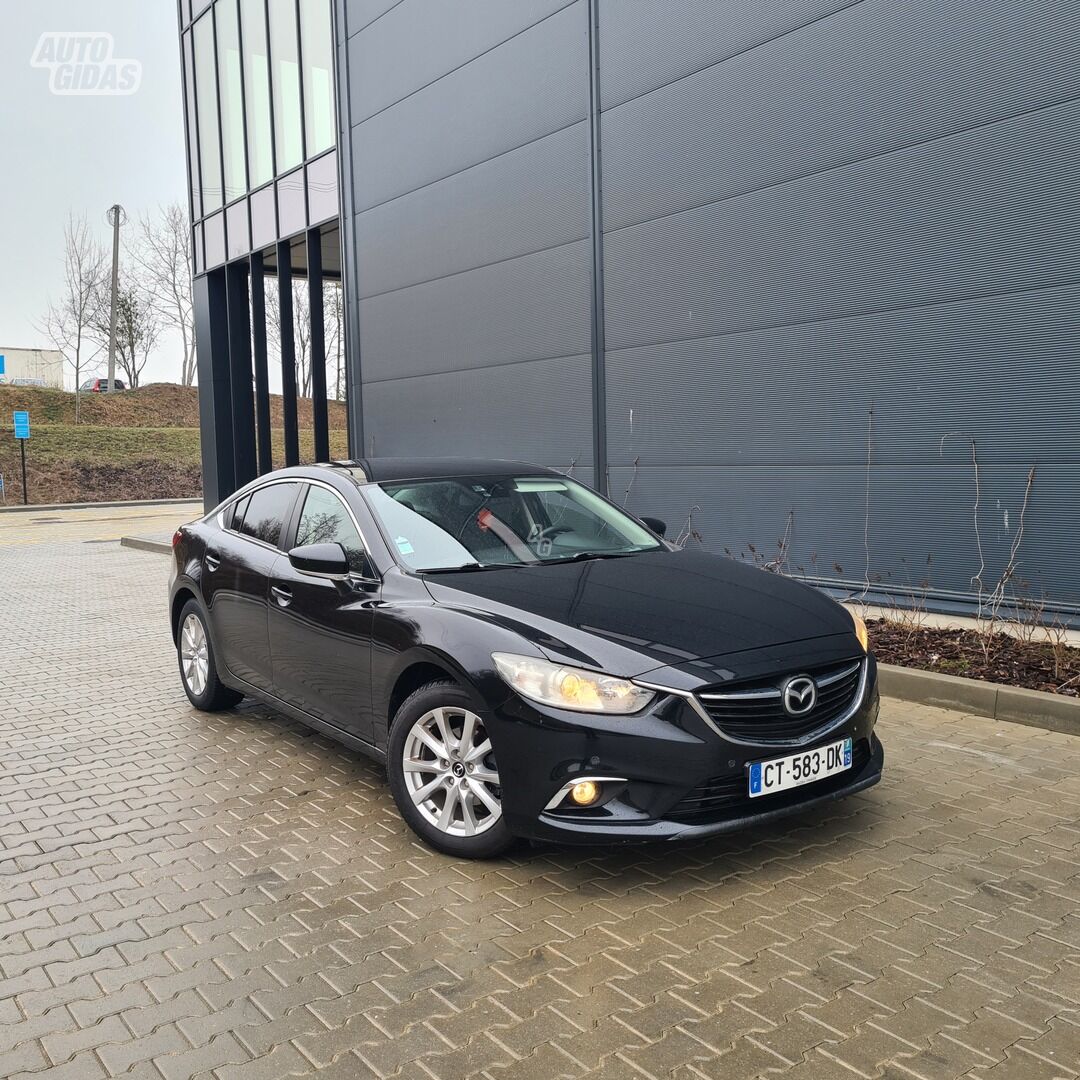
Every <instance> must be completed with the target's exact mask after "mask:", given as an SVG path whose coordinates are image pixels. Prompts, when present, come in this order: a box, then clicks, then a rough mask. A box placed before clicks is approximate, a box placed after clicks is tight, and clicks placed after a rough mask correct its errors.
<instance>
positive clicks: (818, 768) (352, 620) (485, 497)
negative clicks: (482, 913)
mask: <svg viewBox="0 0 1080 1080" xmlns="http://www.w3.org/2000/svg"><path fill="white" fill-rule="evenodd" d="M664 531H665V530H664V526H663V523H662V522H660V521H656V520H654V519H648V518H641V519H639V518H635V517H632V516H631V515H630V514H628V513H626V512H625V511H624V510H622V509H620V508H619V507H617V506H615V505H614V504H613V503H611V502H609V501H608V500H606V499H604V498H602V497H601V496H600V495H598V494H597V493H596V492H594V491H592V490H591V489H590V488H588V487H586V486H585V485H583V484H580V483H578V482H577V481H575V480H573V479H571V478H569V477H567V476H564V475H563V474H561V473H558V472H554V471H552V470H550V469H545V468H541V467H538V466H535V465H526V464H522V463H519V462H502V461H447V460H441V461H440V460H406V459H391V458H383V459H370V460H365V461H351V462H342V463H335V464H331V465H319V466H310V467H299V468H289V469H282V470H280V471H278V472H274V473H270V474H268V475H266V476H263V477H261V478H259V479H258V480H255V481H253V482H252V483H249V484H247V485H246V486H244V487H243V488H241V489H240V490H239V491H238V492H236V494H234V495H232V496H230V497H229V498H228V499H226V500H225V501H224V502H223V503H222V504H221V505H220V506H218V507H216V508H215V509H214V510H212V511H211V512H210V513H208V514H207V515H206V516H205V517H203V518H202V519H200V520H198V521H195V522H193V523H191V524H190V525H185V526H183V527H182V528H181V529H179V530H178V531H177V533H176V535H175V536H174V537H173V554H174V559H173V566H172V572H171V578H170V592H169V605H170V608H169V610H170V621H171V628H172V636H173V641H174V642H175V645H176V649H177V656H178V661H179V665H180V674H181V679H182V681H183V685H184V689H185V691H186V693H187V696H188V697H189V699H190V700H191V702H192V703H193V704H194V705H195V706H196V707H197V708H200V709H206V710H217V709H223V708H228V707H230V706H232V705H234V704H236V703H237V702H238V701H239V700H240V699H241V697H242V696H245V695H247V696H250V697H252V698H255V699H257V700H259V701H261V702H264V703H266V704H268V705H271V706H273V707H274V708H276V709H279V710H281V711H282V712H284V713H286V714H287V715H289V716H291V717H294V718H296V719H298V720H300V721H302V722H304V723H305V724H308V725H310V726H311V727H313V728H316V729H317V730H319V731H321V732H324V733H326V734H328V735H330V736H331V737H333V738H335V739H338V740H339V741H341V742H342V743H344V744H346V745H347V746H349V747H352V748H354V749H356V750H360V751H363V752H364V753H366V754H370V755H371V756H372V757H374V758H376V759H377V760H379V761H383V762H385V764H386V768H387V772H388V774H389V783H390V790H391V792H392V794H393V797H394V800H395V802H396V803H397V806H398V808H399V810H400V812H401V815H402V817H403V818H404V819H405V821H406V822H407V823H408V824H409V825H410V826H411V827H412V828H413V829H414V830H415V831H416V832H417V834H419V836H420V837H421V838H422V839H423V840H425V841H426V842H427V843H428V844H430V845H431V846H433V847H435V848H437V849H438V850H440V851H444V852H448V853H450V854H453V855H457V856H465V857H488V856H493V855H495V854H498V853H499V852H501V851H503V850H505V849H506V848H507V847H508V846H509V844H510V843H511V842H512V840H513V839H514V838H515V837H529V838H534V839H543V840H554V841H562V842H579V843H597V842H617V841H623V840H645V839H674V838H678V837H695V836H703V835H708V834H711V833H719V832H725V831H729V830H732V829H737V828H741V827H743V826H747V825H752V824H758V823H761V822H765V821H770V820H773V819H774V818H778V817H780V816H782V815H785V814H791V813H795V812H805V811H806V810H808V809H809V808H810V807H812V806H814V805H815V804H818V803H822V802H824V801H827V800H830V799H835V798H838V797H840V796H843V795H848V794H851V793H853V792H856V791H861V790H862V789H864V788H867V787H869V786H870V785H872V784H875V783H877V781H878V780H879V779H880V776H881V769H882V763H883V759H884V751H883V749H882V746H881V743H880V742H879V741H878V739H877V737H876V735H875V734H874V726H875V723H876V721H877V715H878V693H877V678H876V665H875V662H874V658H873V656H872V655H871V654H870V653H869V651H868V647H867V644H868V643H867V634H866V627H865V625H864V624H863V623H862V621H861V620H860V619H859V618H858V617H857V616H855V615H853V614H851V613H850V612H848V611H847V610H846V609H845V608H843V607H842V606H841V605H839V604H837V603H835V602H834V601H832V600H831V599H829V598H828V597H826V596H825V595H824V594H823V593H821V592H819V591H818V590H816V589H813V588H810V587H809V586H807V585H804V584H801V583H799V582H796V581H793V580H791V579H789V578H785V577H782V576H780V575H777V574H772V573H768V572H766V571H764V570H759V569H756V568H755V567H752V566H748V565H746V564H744V563H741V562H737V561H735V560H733V559H729V558H724V557H721V556H716V555H712V554H708V553H705V552H703V551H701V550H679V549H678V548H676V546H675V545H673V544H670V543H668V542H667V541H666V540H664V539H663V533H664Z"/></svg>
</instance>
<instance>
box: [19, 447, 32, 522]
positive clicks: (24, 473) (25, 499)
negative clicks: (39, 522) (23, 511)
mask: <svg viewBox="0 0 1080 1080" xmlns="http://www.w3.org/2000/svg"><path fill="white" fill-rule="evenodd" d="M19 452H20V453H21V455H22V501H23V506H26V505H27V504H28V503H29V501H30V500H29V499H27V497H26V440H25V439H20V440H19Z"/></svg>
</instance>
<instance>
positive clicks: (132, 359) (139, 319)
mask: <svg viewBox="0 0 1080 1080" xmlns="http://www.w3.org/2000/svg"><path fill="white" fill-rule="evenodd" d="M97 301H98V302H97V305H96V307H95V312H94V316H93V322H92V328H93V333H94V334H95V335H96V336H97V338H98V340H99V341H102V342H103V343H104V344H105V346H106V347H107V345H108V341H109V321H110V319H109V312H110V296H109V288H108V287H107V286H104V285H103V286H102V287H101V288H99V289H98V291H97ZM161 331H162V321H161V316H160V315H159V314H158V311H157V308H156V306H155V305H154V301H153V299H152V297H151V295H150V293H149V292H148V291H147V290H146V289H144V288H143V287H142V286H141V285H140V284H139V283H137V282H136V281H134V280H133V279H132V278H130V276H128V275H127V274H122V275H121V279H120V284H119V287H118V288H117V291H116V362H117V363H118V364H119V365H120V370H121V371H123V373H124V374H125V375H126V376H127V380H128V388H129V389H131V390H134V389H136V388H137V387H138V385H139V377H140V375H142V372H143V368H145V367H146V362H147V361H148V360H149V359H150V354H151V353H152V352H153V351H154V347H155V346H156V345H157V343H158V340H159V339H160V337H161Z"/></svg>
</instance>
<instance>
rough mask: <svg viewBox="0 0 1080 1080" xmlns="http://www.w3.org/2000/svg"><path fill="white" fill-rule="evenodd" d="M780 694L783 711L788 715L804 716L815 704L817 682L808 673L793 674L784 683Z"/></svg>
mask: <svg viewBox="0 0 1080 1080" xmlns="http://www.w3.org/2000/svg"><path fill="white" fill-rule="evenodd" d="M780 694H781V698H782V699H783V702H784V712H786V713H787V714H788V715H789V716H805V715H806V714H807V713H808V712H809V711H810V710H811V709H812V708H813V707H814V706H815V705H816V704H817V683H815V682H814V680H813V679H811V678H810V676H809V675H795V676H793V677H792V678H790V679H788V681H787V682H786V683H784V688H783V690H781V692H780Z"/></svg>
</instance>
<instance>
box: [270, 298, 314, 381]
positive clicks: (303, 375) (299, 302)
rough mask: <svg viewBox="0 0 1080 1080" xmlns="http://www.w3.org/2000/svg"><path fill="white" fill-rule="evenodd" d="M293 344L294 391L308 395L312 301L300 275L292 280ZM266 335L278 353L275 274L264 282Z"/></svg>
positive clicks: (277, 304) (279, 331) (279, 332)
mask: <svg viewBox="0 0 1080 1080" xmlns="http://www.w3.org/2000/svg"><path fill="white" fill-rule="evenodd" d="M292 303H293V348H294V350H295V352H296V392H297V394H298V395H299V396H300V397H305V398H306V397H311V304H310V301H309V298H308V284H307V281H305V280H303V279H302V278H294V279H293V283H292ZM266 337H267V340H268V342H269V344H270V349H271V351H272V352H273V353H275V354H276V355H277V356H278V357H280V356H281V299H280V296H279V293H278V282H277V278H268V279H267V282H266Z"/></svg>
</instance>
